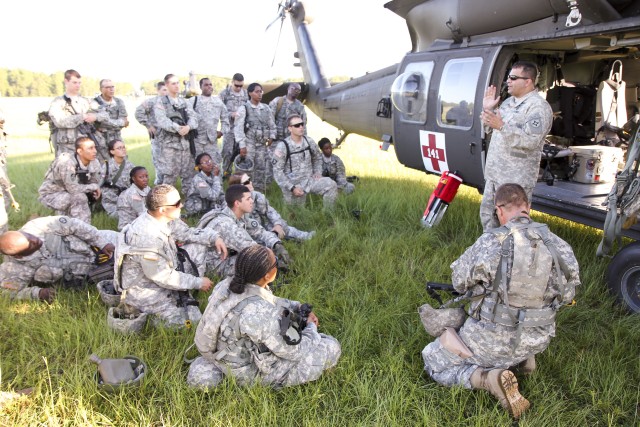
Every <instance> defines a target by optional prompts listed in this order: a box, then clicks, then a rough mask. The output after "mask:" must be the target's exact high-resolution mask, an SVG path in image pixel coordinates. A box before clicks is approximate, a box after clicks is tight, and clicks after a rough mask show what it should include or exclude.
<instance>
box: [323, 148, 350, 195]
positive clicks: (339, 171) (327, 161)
mask: <svg viewBox="0 0 640 427" xmlns="http://www.w3.org/2000/svg"><path fill="white" fill-rule="evenodd" d="M322 175H323V176H328V177H329V178H331V179H332V180H334V181H335V182H336V184H338V188H340V189H341V190H342V191H344V192H345V194H351V193H353V190H355V188H356V186H355V185H353V184H352V183H350V182H349V181H347V172H346V170H345V167H344V163H343V162H342V159H340V157H338V156H336V155H335V154H332V155H331V157H329V158H327V156H325V155H324V154H323V155H322Z"/></svg>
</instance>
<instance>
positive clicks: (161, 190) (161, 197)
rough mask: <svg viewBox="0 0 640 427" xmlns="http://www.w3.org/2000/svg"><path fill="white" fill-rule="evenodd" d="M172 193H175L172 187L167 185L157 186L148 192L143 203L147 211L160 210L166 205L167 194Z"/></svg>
mask: <svg viewBox="0 0 640 427" xmlns="http://www.w3.org/2000/svg"><path fill="white" fill-rule="evenodd" d="M172 191H177V190H176V188H175V187H174V186H173V185H169V184H159V185H156V186H155V187H153V188H152V189H151V191H149V194H147V197H146V199H145V202H146V204H147V209H148V210H150V211H152V212H155V211H157V210H158V209H160V208H161V207H162V206H166V205H167V194H169V193H171V192H172Z"/></svg>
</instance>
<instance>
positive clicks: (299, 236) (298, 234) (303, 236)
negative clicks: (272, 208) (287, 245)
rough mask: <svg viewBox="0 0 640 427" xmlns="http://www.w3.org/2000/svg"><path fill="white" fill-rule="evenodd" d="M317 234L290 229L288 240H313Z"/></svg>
mask: <svg viewBox="0 0 640 427" xmlns="http://www.w3.org/2000/svg"><path fill="white" fill-rule="evenodd" d="M315 234H316V232H315V231H302V230H298V229H297V228H295V227H289V233H288V234H287V238H289V239H293V240H299V241H302V240H311V238H313V236H314V235H315Z"/></svg>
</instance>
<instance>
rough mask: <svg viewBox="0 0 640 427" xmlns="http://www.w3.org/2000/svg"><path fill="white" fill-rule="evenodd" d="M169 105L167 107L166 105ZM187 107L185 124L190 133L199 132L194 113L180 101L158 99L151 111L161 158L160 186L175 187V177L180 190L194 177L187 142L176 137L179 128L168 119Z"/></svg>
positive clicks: (163, 97)
mask: <svg viewBox="0 0 640 427" xmlns="http://www.w3.org/2000/svg"><path fill="white" fill-rule="evenodd" d="M167 103H168V104H170V105H169V106H166V105H165V104H167ZM181 108H186V112H187V118H188V122H187V125H188V126H189V127H190V128H191V130H196V129H198V120H197V118H196V113H195V112H194V111H193V109H192V108H191V104H190V103H188V102H187V101H186V100H184V99H183V98H171V97H170V96H168V95H167V96H159V97H158V100H157V101H156V104H155V106H154V109H153V114H154V116H155V118H156V122H157V123H158V126H157V129H158V135H157V137H156V140H157V143H158V145H159V146H160V151H161V153H162V155H161V156H160V158H159V159H158V162H159V163H158V166H159V170H160V172H159V173H160V175H162V184H170V185H175V183H176V180H177V179H178V176H180V178H181V179H182V188H183V191H185V190H187V189H188V188H189V187H190V186H191V180H192V179H193V176H194V175H195V170H194V169H193V167H194V158H193V156H192V155H191V152H190V151H189V141H187V139H186V137H183V136H180V135H179V134H178V129H179V128H180V126H179V125H178V124H177V123H174V122H172V121H171V119H170V118H169V117H170V115H172V114H174V113H175V111H172V110H179V109H181Z"/></svg>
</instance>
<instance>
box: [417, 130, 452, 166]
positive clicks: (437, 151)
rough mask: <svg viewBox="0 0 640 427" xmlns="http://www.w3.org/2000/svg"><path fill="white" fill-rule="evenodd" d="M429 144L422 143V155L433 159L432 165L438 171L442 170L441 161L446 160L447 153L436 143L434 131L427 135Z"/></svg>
mask: <svg viewBox="0 0 640 427" xmlns="http://www.w3.org/2000/svg"><path fill="white" fill-rule="evenodd" d="M427 138H428V140H427V141H428V142H427V145H422V157H425V158H427V159H430V160H431V167H432V168H433V170H435V171H437V172H442V171H441V169H440V162H444V161H446V158H445V153H444V150H443V149H442V148H438V146H437V145H436V136H435V134H433V133H429V134H428V135H427Z"/></svg>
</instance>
